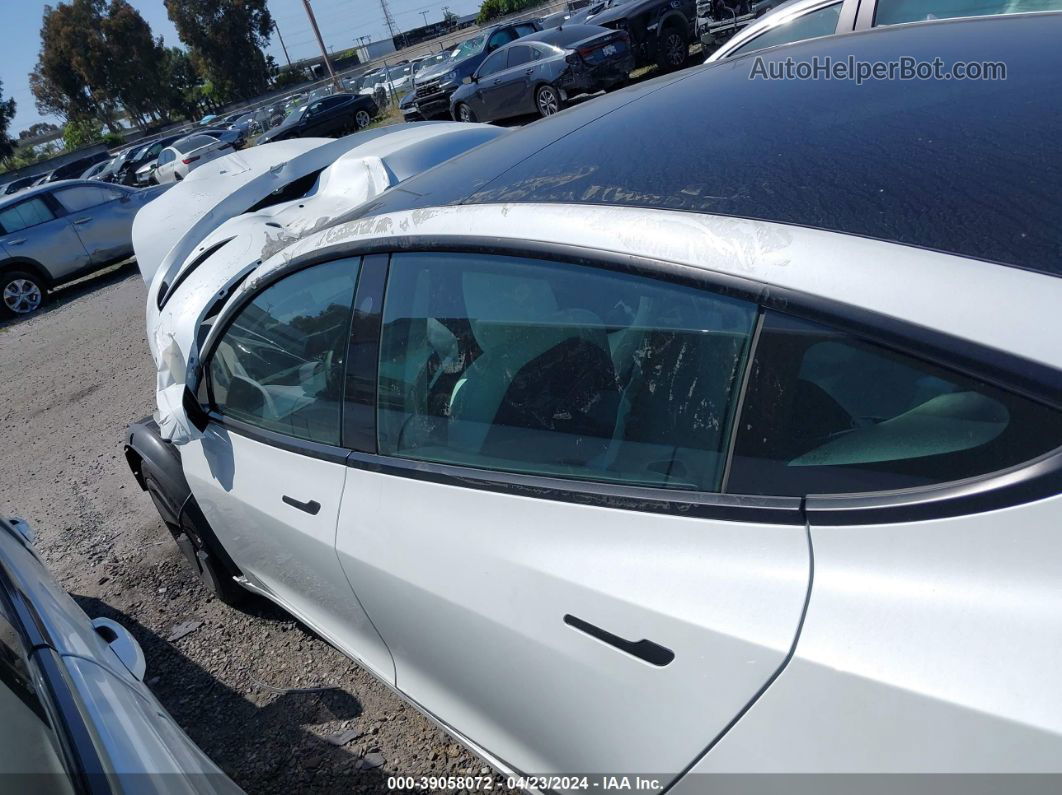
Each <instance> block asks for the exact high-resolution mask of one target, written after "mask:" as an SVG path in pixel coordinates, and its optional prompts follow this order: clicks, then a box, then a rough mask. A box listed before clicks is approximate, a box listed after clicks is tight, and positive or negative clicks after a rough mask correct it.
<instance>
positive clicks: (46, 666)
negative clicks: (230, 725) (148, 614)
mask: <svg viewBox="0 0 1062 795" xmlns="http://www.w3.org/2000/svg"><path fill="white" fill-rule="evenodd" d="M32 542H33V533H32V531H31V530H30V529H29V526H28V525H27V524H26V523H25V522H23V521H21V520H17V519H15V520H7V519H2V518H0V715H2V716H3V719H2V720H0V779H3V780H4V783H5V786H4V788H3V789H4V791H5V792H56V793H66V792H71V793H74V792H91V793H118V792H162V791H165V792H167V793H174V794H175V795H176V794H177V793H181V794H182V795H192V794H193V793H196V794H198V793H203V794H204V795H205V794H206V793H238V792H240V789H239V788H238V787H237V786H236V785H235V784H234V783H233V782H232V781H231V780H229V779H228V778H227V777H226V776H225V774H224V773H222V772H221V770H219V769H218V768H217V767H216V766H215V765H214V763H213V762H211V761H210V759H209V758H207V756H206V755H205V754H204V753H203V752H202V751H201V750H199V748H198V747H196V745H195V744H194V743H193V742H192V741H191V740H190V739H189V738H188V736H187V735H186V734H185V733H184V732H183V731H182V730H181V728H180V726H178V725H177V724H176V723H175V722H174V720H173V718H172V717H170V715H169V714H168V713H167V712H166V710H165V709H164V708H163V706H162V705H161V704H160V703H159V702H158V700H157V699H156V698H155V696H154V695H153V694H152V693H151V691H150V690H149V689H148V688H147V686H146V685H145V684H144V682H143V679H144V673H145V670H146V663H145V660H144V652H143V651H142V650H141V648H140V645H139V644H138V643H137V642H136V640H135V639H134V638H133V636H132V635H131V634H129V632H128V631H127V630H126V629H125V628H124V627H122V626H121V624H118V623H117V622H115V621H112V620H110V619H107V618H97V619H95V620H90V619H89V617H88V616H87V615H85V613H84V612H83V611H82V610H81V608H80V607H78V605H77V603H76V602H74V600H73V599H71V598H70V595H69V594H67V593H66V591H64V590H63V589H62V588H61V587H60V586H59V585H58V584H57V583H56V582H55V580H54V579H52V576H51V574H49V573H48V570H47V569H46V568H45V567H44V564H43V563H41V561H40V558H38V556H37V553H36V552H35V551H34V549H33V543H32ZM9 787H10V788H9Z"/></svg>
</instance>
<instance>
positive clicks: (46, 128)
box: [18, 121, 59, 141]
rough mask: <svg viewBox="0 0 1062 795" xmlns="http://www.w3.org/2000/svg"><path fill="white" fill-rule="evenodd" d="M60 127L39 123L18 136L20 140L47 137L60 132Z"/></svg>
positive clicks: (44, 122) (43, 122)
mask: <svg viewBox="0 0 1062 795" xmlns="http://www.w3.org/2000/svg"><path fill="white" fill-rule="evenodd" d="M58 129H59V128H58V127H57V126H56V125H54V124H51V123H49V122H46V121H39V122H36V123H35V124H31V125H30V126H29V127H27V128H26V129H25V130H23V131H22V132H20V133H19V134H18V137H19V140H20V141H21V140H22V139H24V138H36V137H37V136H38V135H46V134H47V133H53V132H56V131H58Z"/></svg>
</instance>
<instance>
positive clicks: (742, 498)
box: [346, 452, 804, 525]
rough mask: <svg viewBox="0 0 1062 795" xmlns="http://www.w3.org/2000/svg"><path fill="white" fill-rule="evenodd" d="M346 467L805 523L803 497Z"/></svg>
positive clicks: (658, 508)
mask: <svg viewBox="0 0 1062 795" xmlns="http://www.w3.org/2000/svg"><path fill="white" fill-rule="evenodd" d="M346 464H347V466H349V467H352V468H354V469H361V470H365V471H367V472H376V473H379V474H383V475H395V476H398V477H404V478H410V479H412V480H422V481H426V482H429V483H439V484H442V485H446V486H460V487H466V488H468V487H471V488H475V489H478V490H480V491H491V492H495V493H499V494H508V495H511V496H517V497H531V498H537V499H546V500H553V501H556V502H569V503H573V504H575V505H586V506H591V507H598V508H617V509H620V510H628V511H640V512H642V513H662V514H668V515H671V516H685V517H689V518H701V519H717V520H720V521H731V522H762V523H764V524H783V525H803V524H804V513H803V503H804V499H803V498H802V497H764V496H758V495H745V494H718V493H715V492H703V491H690V490H684V489H660V488H654V487H651V486H635V485H628V484H625V483H609V482H606V481H600V480H579V479H575V478H560V477H550V476H547V475H527V474H523V473H518V472H508V471H504V470H494V469H478V468H476V467H469V466H464V465H458V464H441V463H436V462H433V461H423V460H420V459H412V458H398V457H395V456H383V455H371V454H368V453H358V452H351V453H350V455H349V456H348V457H347V461H346Z"/></svg>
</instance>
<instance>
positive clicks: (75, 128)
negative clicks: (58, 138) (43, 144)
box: [63, 119, 103, 152]
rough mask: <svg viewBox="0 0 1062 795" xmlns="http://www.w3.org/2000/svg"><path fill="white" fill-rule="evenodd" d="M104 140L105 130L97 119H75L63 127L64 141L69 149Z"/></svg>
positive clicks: (72, 149)
mask: <svg viewBox="0 0 1062 795" xmlns="http://www.w3.org/2000/svg"><path fill="white" fill-rule="evenodd" d="M101 140H103V130H102V129H101V128H100V123H99V122H98V121H96V120H95V119H75V120H74V121H68V122H67V123H66V126H64V127H63V143H64V144H66V148H67V150H69V151H71V152H72V151H74V150H75V149H80V148H81V147H83V146H89V145H91V144H94V143H98V142H99V141H101Z"/></svg>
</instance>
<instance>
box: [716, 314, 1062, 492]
mask: <svg viewBox="0 0 1062 795" xmlns="http://www.w3.org/2000/svg"><path fill="white" fill-rule="evenodd" d="M1059 446H1062V413H1060V412H1058V411H1055V410H1054V409H1052V408H1049V407H1047V406H1044V405H1042V404H1040V403H1037V402H1034V401H1032V400H1030V399H1027V398H1024V397H1021V396H1019V395H1016V394H1012V393H1010V392H1007V391H1005V390H1003V389H1000V388H999V387H997V386H994V385H991V384H988V383H985V382H983V381H980V380H978V379H975V378H972V377H969V376H966V375H963V374H960V373H958V372H953V371H951V370H949V369H947V368H944V367H941V366H938V365H936V364H931V363H929V362H926V361H922V360H921V359H918V358H915V357H913V356H909V355H907V354H905V353H900V352H896V351H894V350H891V349H888V348H885V347H883V346H881V345H877V344H875V343H873V342H870V341H867V340H864V339H861V338H859V337H856V336H853V335H851V334H848V333H845V332H841V331H836V330H833V329H831V328H828V327H827V326H823V325H820V324H817V323H811V322H808V321H805V320H799V319H796V318H791V317H787V316H785V315H780V314H775V313H768V315H767V318H766V321H765V323H764V325H763V328H762V330H761V333H760V341H759V345H758V347H757V352H756V355H755V359H754V362H753V366H752V369H751V375H750V384H749V389H748V393H747V395H746V400H745V408H744V411H743V413H742V417H741V423H740V430H739V433H738V437H737V445H736V449H735V453H734V459H733V464H732V468H731V473H730V478H729V481H728V484H727V490H728V491H730V492H734V493H739V494H773V495H779V496H782V495H785V496H804V495H806V494H837V493H861V492H874V491H889V490H893V489H902V488H913V487H921V486H927V485H932V484H936V483H946V482H951V481H957V480H963V479H966V478H971V477H976V476H979V475H986V474H990V473H992V472H997V471H999V470H1003V469H1007V468H1009V467H1012V466H1016V465H1018V464H1022V463H1024V462H1026V461H1029V460H1031V459H1034V458H1037V457H1039V456H1040V455H1042V454H1044V453H1047V452H1049V451H1050V450H1052V449H1054V448H1057V447H1059Z"/></svg>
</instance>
